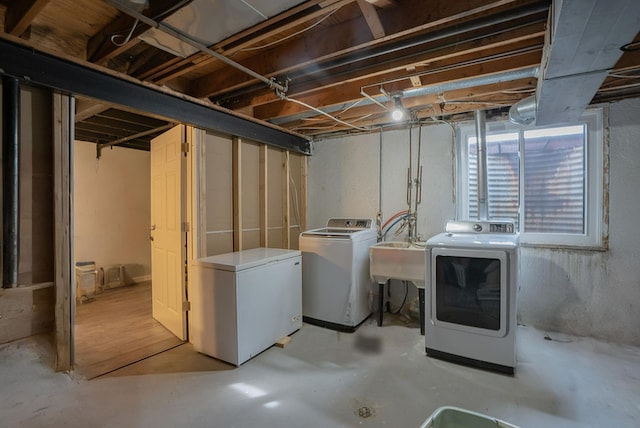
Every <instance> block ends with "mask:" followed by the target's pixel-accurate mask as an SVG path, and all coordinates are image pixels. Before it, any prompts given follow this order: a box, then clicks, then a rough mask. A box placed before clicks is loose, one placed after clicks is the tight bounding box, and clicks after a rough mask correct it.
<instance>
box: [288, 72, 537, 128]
mask: <svg viewBox="0 0 640 428" xmlns="http://www.w3.org/2000/svg"><path fill="white" fill-rule="evenodd" d="M535 87H536V79H535V78H528V79H520V80H515V81H511V82H502V83H495V84H490V85H483V86H478V87H476V88H473V89H469V88H466V89H457V90H452V91H447V92H443V93H434V94H428V95H422V96H417V97H412V98H405V99H404V100H403V104H404V105H405V107H406V108H408V109H411V110H412V111H414V112H416V111H417V115H418V117H430V116H441V115H444V114H450V112H451V110H452V109H455V110H456V111H460V110H463V109H462V108H461V107H460V106H461V105H463V104H464V105H473V106H474V108H477V107H478V105H480V104H478V103H480V102H483V103H484V102H488V103H490V104H491V105H492V106H499V105H501V104H505V103H507V104H511V103H513V102H516V101H518V100H519V99H521V98H524V97H526V96H528V95H530V94H531V92H528V91H535ZM422 106H429V107H428V109H429V110H430V111H429V112H426V113H425V108H422ZM335 115H336V116H338V117H339V118H340V119H341V120H344V121H346V122H349V123H354V124H357V125H359V126H376V125H380V124H387V123H389V122H390V120H389V113H388V112H387V111H385V110H383V109H382V108H381V107H380V106H378V105H375V104H371V105H367V106H362V107H354V108H351V109H349V110H348V111H346V112H344V113H336V114H335ZM362 118H364V119H362ZM333 125H336V123H335V122H333V121H331V120H330V119H328V118H326V117H325V116H320V115H319V116H314V117H312V118H308V119H306V120H297V121H292V122H290V123H287V124H286V125H285V126H287V127H289V128H296V129H298V128H310V127H318V128H325V129H326V127H328V126H333ZM342 126H343V125H337V126H336V127H342ZM338 129H340V128H338ZM345 129H346V128H345ZM319 132H320V131H319ZM305 133H307V131H305Z"/></svg>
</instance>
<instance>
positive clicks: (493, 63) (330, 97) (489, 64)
mask: <svg viewBox="0 0 640 428" xmlns="http://www.w3.org/2000/svg"><path fill="white" fill-rule="evenodd" d="M541 55H542V46H541V45H540V46H539V47H538V48H537V49H532V50H527V51H524V52H523V53H522V54H514V55H512V56H511V57H510V58H509V61H508V62H507V61H505V60H504V58H502V57H497V58H492V59H489V60H485V61H476V63H475V64H471V65H467V64H465V63H464V62H463V63H461V65H457V66H456V63H455V62H454V63H449V65H443V66H442V67H441V68H442V69H443V70H442V71H439V72H432V73H429V74H425V75H423V76H422V77H421V80H422V83H423V84H424V85H432V84H437V83H441V82H448V81H455V80H460V79H464V78H468V77H470V76H480V75H486V74H491V73H497V72H501V71H505V70H509V69H518V68H525V67H529V66H535V65H538V64H539V63H540V58H541ZM490 58H491V57H490ZM434 69H436V70H437V69H438V68H436V67H434ZM403 75H404V72H402V74H399V76H403ZM369 81H370V82H371V84H376V83H378V82H380V79H378V80H377V82H376V80H375V79H370V80H369ZM363 83H364V81H362V80H355V81H351V82H347V83H343V84H342V85H340V90H339V91H317V92H314V93H309V94H307V95H304V96H295V98H296V99H298V100H300V101H303V102H305V103H306V104H309V105H312V106H315V107H318V108H322V107H326V106H331V105H342V104H345V105H346V104H347V103H352V102H355V101H357V100H360V99H362V95H361V94H360V91H361V89H362V88H363V87H364V86H366V85H364V84H363ZM387 89H388V90H390V88H387ZM395 89H402V88H401V87H398V88H395ZM371 95H378V94H377V93H376V94H371ZM307 110H308V109H306V108H304V107H303V106H301V105H300V104H297V103H292V102H287V101H275V102H272V103H269V104H265V105H260V106H256V107H255V108H254V115H255V117H256V118H258V119H265V118H269V119H273V118H277V117H283V116H290V115H294V114H297V113H301V112H303V111H307Z"/></svg>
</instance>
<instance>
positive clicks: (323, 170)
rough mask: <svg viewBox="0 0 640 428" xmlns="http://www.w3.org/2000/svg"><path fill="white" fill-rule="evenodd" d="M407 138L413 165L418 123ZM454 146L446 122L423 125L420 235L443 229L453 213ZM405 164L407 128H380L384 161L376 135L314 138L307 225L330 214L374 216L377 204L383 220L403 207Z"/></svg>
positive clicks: (316, 224) (319, 222)
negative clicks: (381, 130) (410, 143)
mask: <svg viewBox="0 0 640 428" xmlns="http://www.w3.org/2000/svg"><path fill="white" fill-rule="evenodd" d="M411 140H412V147H413V159H414V160H413V168H414V170H415V167H416V164H417V147H418V128H417V127H416V128H413V130H412V135H411ZM453 147H454V146H453V139H452V130H451V128H450V127H449V126H448V125H431V126H423V127H422V150H421V156H420V157H421V163H422V165H423V177H422V180H423V185H422V203H421V204H420V205H419V206H418V233H420V234H421V235H422V236H423V237H429V236H432V235H434V234H436V233H439V232H441V231H442V230H443V229H444V224H445V223H446V222H447V220H450V219H452V218H453V215H454V212H455V209H454V208H455V207H454V204H453V202H454V199H453V186H454V183H453V172H452V171H453V162H454V158H453ZM408 166H409V131H408V130H400V131H389V132H383V134H382V162H380V134H366V135H356V136H352V137H344V138H334V139H326V140H321V141H317V142H316V143H315V144H314V153H313V156H311V157H310V158H309V167H308V169H309V174H308V184H307V186H308V201H307V213H308V214H307V225H308V228H309V229H311V228H317V227H323V226H325V224H326V222H327V219H328V218H331V217H340V216H344V217H363V218H373V219H375V217H376V213H377V212H378V207H379V206H380V205H381V206H382V213H383V222H384V221H385V220H386V219H387V218H389V217H391V216H392V215H393V214H395V213H396V212H398V211H401V210H404V209H406V208H407V203H406V195H407V194H406V188H407V187H406V183H407V168H408ZM380 174H381V175H382V192H380V185H379V183H380ZM413 175H414V177H415V175H416V174H415V172H414V174H413ZM402 238H403V237H398V238H397V239H402Z"/></svg>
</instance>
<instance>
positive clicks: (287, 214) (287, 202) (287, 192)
mask: <svg viewBox="0 0 640 428" xmlns="http://www.w3.org/2000/svg"><path fill="white" fill-rule="evenodd" d="M290 175H291V168H290V165H289V151H288V150H283V151H282V248H286V249H289V248H291V188H290V187H289V178H290Z"/></svg>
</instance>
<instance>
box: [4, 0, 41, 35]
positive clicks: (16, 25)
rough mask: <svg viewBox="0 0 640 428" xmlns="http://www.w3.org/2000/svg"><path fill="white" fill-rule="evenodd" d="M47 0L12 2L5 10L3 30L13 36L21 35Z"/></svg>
mask: <svg viewBox="0 0 640 428" xmlns="http://www.w3.org/2000/svg"><path fill="white" fill-rule="evenodd" d="M49 1H50V0H20V1H14V2H12V3H11V4H10V6H9V7H8V8H7V11H6V12H5V24H4V28H5V31H6V32H7V33H9V34H12V35H14V36H21V35H22V34H23V33H24V32H25V31H27V29H28V28H29V26H30V25H31V22H32V21H33V19H34V18H35V17H36V16H38V14H39V13H40V11H41V10H42V9H43V8H44V7H45V6H46V5H47V3H49Z"/></svg>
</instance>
